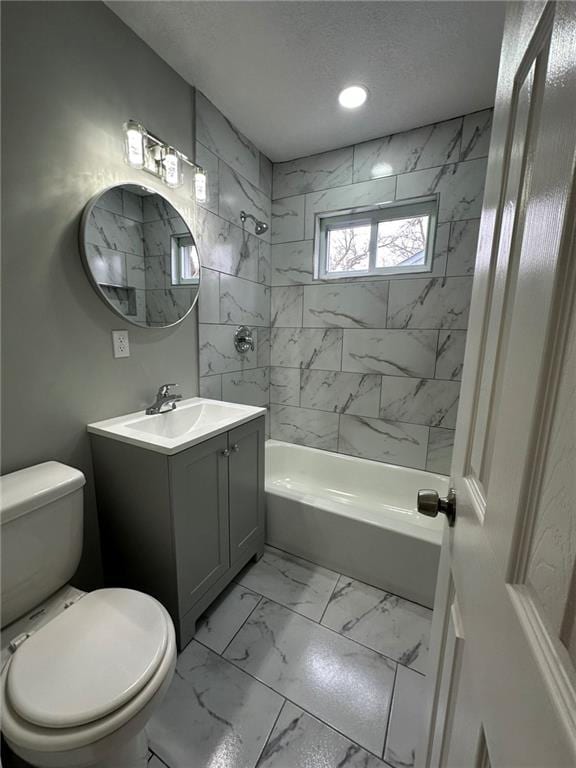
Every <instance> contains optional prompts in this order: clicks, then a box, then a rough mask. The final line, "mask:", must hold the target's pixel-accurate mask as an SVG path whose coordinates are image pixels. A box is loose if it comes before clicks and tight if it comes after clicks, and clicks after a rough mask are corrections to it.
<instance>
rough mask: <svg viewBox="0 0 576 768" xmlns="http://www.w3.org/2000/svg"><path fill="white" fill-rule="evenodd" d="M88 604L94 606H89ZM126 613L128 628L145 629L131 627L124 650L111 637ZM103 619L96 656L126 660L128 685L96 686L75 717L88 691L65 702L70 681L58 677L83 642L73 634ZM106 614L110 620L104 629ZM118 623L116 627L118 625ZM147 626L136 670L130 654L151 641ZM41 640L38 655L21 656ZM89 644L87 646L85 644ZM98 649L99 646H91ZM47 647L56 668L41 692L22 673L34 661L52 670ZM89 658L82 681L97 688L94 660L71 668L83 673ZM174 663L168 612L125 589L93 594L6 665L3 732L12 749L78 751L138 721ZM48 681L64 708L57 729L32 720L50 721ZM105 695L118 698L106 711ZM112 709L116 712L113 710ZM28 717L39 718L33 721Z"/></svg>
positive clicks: (57, 713) (57, 714) (59, 712)
mask: <svg viewBox="0 0 576 768" xmlns="http://www.w3.org/2000/svg"><path fill="white" fill-rule="evenodd" d="M89 598H91V599H89ZM85 601H88V602H87V603H85ZM83 603H84V604H85V607H84V608H83V609H82V610H81V611H79V610H78V609H80V608H81V606H82V604H83ZM120 606H122V610H123V611H124V610H126V611H127V614H123V615H124V616H127V620H126V624H127V625H130V624H131V623H134V624H137V623H138V621H140V622H142V624H141V625H140V626H136V625H135V626H132V627H130V629H128V627H127V626H126V627H124V628H125V629H126V631H127V633H128V642H126V643H125V644H124V645H123V646H122V642H121V638H119V636H118V635H115V634H114V631H113V629H114V626H115V625H116V626H117V623H116V622H117V621H119V614H118V611H119V608H120ZM115 612H116V614H115ZM97 615H100V621H101V622H103V624H102V628H101V629H102V631H101V633H100V635H106V632H107V633H108V638H107V639H105V645H104V647H103V648H102V649H100V652H99V654H98V660H99V661H98V663H105V660H106V658H107V654H108V653H109V654H110V658H112V659H116V660H118V659H119V658H120V659H123V660H124V662H125V663H126V667H125V669H124V673H123V675H124V676H123V677H122V684H120V685H117V686H116V687H114V685H113V681H110V680H108V681H106V683H105V684H104V685H103V686H99V687H98V686H97V685H95V687H97V688H98V690H97V691H96V692H95V693H94V692H92V693H90V694H89V692H88V691H86V694H87V695H86V697H85V698H84V700H83V703H84V705H85V706H84V709H83V711H82V715H81V716H78V714H77V713H74V712H73V709H72V707H73V706H74V704H75V702H78V701H80V703H82V699H81V698H78V697H77V696H78V691H79V689H80V688H81V687H82V685H80V686H78V685H77V686H75V690H74V695H73V697H71V698H67V697H66V694H67V691H68V689H67V686H66V678H58V677H57V675H58V673H60V674H61V673H62V672H63V670H65V669H66V658H67V652H70V651H71V649H72V647H73V645H71V643H74V642H77V641H78V637H79V636H81V635H82V633H81V632H80V635H78V633H76V632H75V628H78V627H79V626H84V627H86V626H89V625H88V624H87V621H88V619H89V618H90V617H91V618H92V620H94V621H96V618H95V617H96V616H97ZM104 615H106V616H107V618H106V620H105V623H104V619H103V616H104ZM60 617H62V622H60V623H59V624H57V625H56V629H54V628H52V630H51V631H50V632H48V629H49V627H50V626H51V625H52V624H54V622H57V621H58V619H60ZM70 617H72V618H70ZM114 618H115V619H116V621H114V620H113V619H114ZM147 622H148V626H149V628H150V629H151V636H152V637H151V639H149V641H147V643H146V653H140V652H137V651H135V650H134V649H133V650H134V655H137V656H138V659H137V661H136V663H133V662H134V660H133V659H132V660H130V659H128V657H127V656H126V654H125V651H126V649H127V647H129V646H130V644H131V642H133V641H134V640H135V638H138V637H142V634H143V632H144V634H145V632H146V629H145V627H146V626H147ZM120 623H121V622H120ZM70 628H72V631H71V634H70V635H68V634H67V632H66V630H69V629H70ZM92 629H93V630H94V631H95V630H96V626H95V625H92ZM43 637H44V638H45V639H47V643H46V645H44V641H43V640H42V638H43ZM35 638H36V642H35V646H36V647H32V646H30V647H31V649H32V650H31V651H29V652H28V653H27V654H23V651H24V650H25V649H26V646H27V645H28V644H29V643H32V641H33V640H34V639H35ZM84 639H85V640H86V638H84ZM58 642H61V646H60V647H58V648H56V646H57V643H58ZM118 643H119V645H120V647H122V651H121V652H120V651H119V650H118ZM92 646H94V644H93V643H92ZM86 647H90V639H88V643H87V646H86ZM47 648H51V649H53V652H54V657H53V659H52V663H53V664H54V669H53V670H51V671H50V673H49V674H47V675H46V677H45V679H44V680H43V681H42V683H41V685H40V688H39V689H35V688H34V680H33V676H31V675H27V674H26V673H25V672H24V671H23V670H24V666H23V660H30V659H31V660H32V662H33V663H34V664H35V665H36V664H37V663H38V662H41V661H43V662H44V663H46V660H47V659H48V658H50V653H48V652H47V651H46V649H47ZM76 650H77V649H76ZM83 658H86V660H87V664H88V666H87V668H86V669H85V670H84V673H83V675H82V677H81V683H82V684H87V685H90V684H91V683H95V681H96V679H97V677H98V673H99V671H100V672H102V669H101V668H98V667H96V665H95V661H94V659H93V660H92V665H91V666H90V662H89V660H88V658H87V657H83V656H82V655H81V653H80V652H78V653H77V654H76V659H75V661H74V662H73V663H72V665H71V666H70V669H72V668H74V666H75V665H76V669H80V667H79V666H78V663H79V661H80V662H81V660H82V659H83ZM175 660H176V641H175V636H174V627H173V625H172V622H171V619H170V617H169V615H168V613H167V612H166V610H165V609H164V607H163V606H162V605H161V604H160V603H158V602H157V601H156V600H155V599H154V598H152V597H149V596H148V595H144V594H142V593H139V592H134V591H132V590H124V589H110V590H96V591H95V592H90V593H88V594H86V595H85V596H84V597H83V598H81V599H80V600H79V601H78V602H77V603H75V604H74V605H73V606H71V607H70V608H68V609H67V610H66V611H64V612H63V613H62V614H59V616H57V617H56V618H55V619H53V620H52V621H50V622H49V623H48V624H46V625H45V626H44V627H42V628H41V629H40V630H38V632H37V633H36V634H35V635H33V636H32V637H30V638H29V639H28V640H26V641H25V642H24V643H23V644H22V646H21V647H19V648H18V649H17V650H16V652H15V653H14V655H13V656H12V657H11V658H10V659H9V661H8V662H7V664H6V666H5V668H4V670H3V672H2V678H1V700H2V715H1V717H2V731H3V733H4V735H5V736H6V738H7V740H8V742H12V743H13V744H14V745H16V746H18V747H20V748H22V749H25V750H32V751H35V752H57V751H68V750H77V749H81V748H83V747H86V746H89V745H90V744H92V743H94V742H97V741H99V740H101V739H104V738H105V737H107V736H109V735H110V734H113V733H114V732H115V731H117V730H118V729H120V728H122V726H124V725H125V724H127V723H128V722H129V721H130V720H131V719H133V718H137V716H138V715H139V713H140V712H141V710H144V709H145V708H146V705H147V704H149V703H150V702H151V700H152V699H153V697H154V696H155V694H156V693H157V692H158V691H159V690H160V689H161V687H162V685H163V684H164V683H165V682H166V681H167V680H169V679H170V677H171V674H172V671H173V668H174V665H175ZM120 666H121V665H120ZM130 669H132V670H133V671H134V670H135V671H136V674H137V681H134V684H133V685H131V686H129V685H126V681H127V680H128V673H129V670H130ZM80 674H82V673H80ZM84 675H85V676H84ZM46 681H48V682H49V683H50V681H51V684H52V685H53V686H54V687H53V688H52V696H53V697H54V695H55V694H56V697H55V698H56V700H57V701H58V707H56V711H55V717H54V718H53V719H54V722H56V723H58V724H57V725H46V724H44V723H42V724H40V723H37V722H35V721H34V719H36V720H38V719H44V720H49V719H50V712H49V711H48V709H49V708H47V706H46V702H47V701H48V699H47V691H49V686H47V685H46ZM34 690H39V692H40V697H39V698H40V704H38V705H35V704H34V703H33V702H32V698H31V695H32V692H33V691H34ZM106 692H108V693H111V694H112V703H111V702H108V705H107V706H105V704H104V703H105V698H104V696H105V693H106ZM118 702H120V703H119V705H118V706H116V704H117V703H118ZM112 706H114V708H113V709H112ZM104 710H107V711H104ZM96 712H102V714H101V715H100V716H99V717H94V714H95V713H96ZM29 716H30V717H32V718H34V719H32V720H31V719H29ZM80 717H81V718H82V719H84V722H83V723H81V724H80V723H78V722H77V721H78V719H80ZM87 718H90V719H87ZM74 721H76V722H74Z"/></svg>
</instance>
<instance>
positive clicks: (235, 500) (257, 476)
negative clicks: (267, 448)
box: [228, 417, 265, 564]
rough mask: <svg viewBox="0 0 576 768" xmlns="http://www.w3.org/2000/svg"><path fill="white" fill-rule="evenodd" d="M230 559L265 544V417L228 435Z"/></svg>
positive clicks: (235, 560) (237, 557)
mask: <svg viewBox="0 0 576 768" xmlns="http://www.w3.org/2000/svg"><path fill="white" fill-rule="evenodd" d="M228 440H229V442H228V445H229V447H230V463H229V495H230V559H231V561H232V563H233V564H234V563H235V562H237V561H238V560H240V559H241V558H242V557H243V556H244V555H245V554H246V553H247V552H248V551H249V550H253V551H254V552H255V551H256V550H257V549H258V548H259V547H262V546H263V544H264V524H265V522H264V418H263V417H262V418H259V419H255V420H254V421H249V422H248V423H247V424H242V426H240V427H236V429H233V430H231V431H230V432H229V433H228Z"/></svg>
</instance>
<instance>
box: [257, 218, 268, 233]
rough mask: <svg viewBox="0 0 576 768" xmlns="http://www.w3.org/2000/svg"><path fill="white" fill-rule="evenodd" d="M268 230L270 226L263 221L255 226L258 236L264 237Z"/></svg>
mask: <svg viewBox="0 0 576 768" xmlns="http://www.w3.org/2000/svg"><path fill="white" fill-rule="evenodd" d="M267 229H268V224H266V223H265V222H263V221H257V222H256V223H255V225H254V232H256V234H257V235H263V234H264V232H266V231H267Z"/></svg>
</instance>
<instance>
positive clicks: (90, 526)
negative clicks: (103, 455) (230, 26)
mask: <svg viewBox="0 0 576 768" xmlns="http://www.w3.org/2000/svg"><path fill="white" fill-rule="evenodd" d="M2 33H3V41H2V54H3V61H2V75H3V89H2V90H3V104H2V107H3V118H4V119H3V126H2V133H3V135H2V139H3V147H2V149H3V152H2V183H3V208H4V211H3V232H2V251H3V253H2V255H3V287H4V290H3V295H2V313H3V317H2V320H3V323H2V330H3V335H2V353H3V360H2V368H3V379H2V387H3V391H2V395H3V397H2V406H3V412H2V417H3V418H2V472H4V473H5V472H11V471H13V470H16V469H19V468H21V467H24V466H27V465H31V464H34V463H37V462H41V461H46V460H48V459H57V460H59V461H63V462H66V463H68V464H71V465H73V466H76V467H79V468H80V469H82V470H83V471H84V472H85V473H86V475H87V477H88V486H87V490H86V515H85V520H86V536H85V548H84V557H83V561H82V563H81V566H80V569H79V572H78V574H77V577H76V579H75V583H76V584H78V586H82V587H85V588H91V587H93V586H95V585H97V584H98V583H99V581H100V578H101V566H100V552H99V537H98V525H97V517H96V509H95V501H94V490H93V486H92V468H91V458H90V449H89V442H88V438H87V435H86V432H85V425H86V424H87V423H88V422H90V421H94V420H97V419H103V418H106V417H110V416H114V415H119V414H121V413H126V412H129V411H134V410H138V409H140V408H142V407H143V406H144V405H145V404H146V403H147V402H148V401H149V400H150V399H151V397H152V396H153V394H154V392H155V390H156V388H157V386H158V385H159V384H160V383H162V382H165V381H176V382H179V383H180V384H181V387H182V390H181V391H182V392H183V394H184V395H185V396H186V395H188V396H192V395H196V394H197V392H198V351H197V350H198V344H197V317H196V315H197V313H196V310H194V312H193V313H191V315H190V316H188V318H187V319H186V320H184V321H183V322H182V323H181V324H180V325H178V326H176V327H175V328H170V329H166V330H162V329H154V330H152V329H140V328H137V327H135V326H129V325H127V324H126V323H124V322H123V321H122V320H121V319H120V318H118V317H117V316H115V315H114V314H113V313H112V312H111V311H110V310H109V309H108V308H107V307H106V306H105V305H104V304H103V303H102V301H101V300H100V299H99V298H98V297H97V295H96V293H95V292H94V291H93V289H92V288H91V286H90V284H89V282H88V279H87V277H86V275H85V274H84V271H83V268H82V265H81V262H80V255H79V251H78V245H77V232H78V223H79V217H80V214H81V211H82V209H83V207H84V205H85V204H86V202H87V201H88V200H89V199H90V198H91V197H92V196H93V195H94V194H95V193H97V192H98V191H99V190H101V189H102V188H104V187H106V186H109V185H112V184H116V183H119V182H123V181H132V182H136V183H143V184H146V185H147V186H151V187H154V188H156V189H157V190H158V191H159V192H162V193H163V194H165V195H166V196H167V197H169V198H170V199H171V200H172V202H173V203H174V204H175V205H177V206H179V207H180V208H181V209H184V210H185V212H187V213H188V215H191V213H192V212H191V211H190V210H187V211H186V206H189V204H190V197H189V190H190V187H189V186H187V187H184V188H183V189H182V190H179V191H178V192H174V191H171V190H168V188H167V187H164V186H163V185H161V184H156V183H155V181H154V179H153V178H152V177H151V176H149V175H148V174H145V173H143V172H141V171H131V170H130V169H129V168H128V167H127V166H126V165H125V164H124V162H123V135H122V123H123V122H124V121H125V120H126V119H127V118H130V117H133V118H136V119H139V120H140V121H142V123H144V125H146V126H147V127H148V128H149V129H150V130H151V131H153V132H155V133H157V134H158V135H160V136H161V137H163V138H164V139H165V140H166V141H168V142H170V143H173V144H174V145H175V146H177V147H179V148H180V149H182V151H184V152H186V153H187V154H190V155H192V153H193V147H194V141H193V130H194V129H193V126H194V120H193V117H194V116H193V93H192V89H191V88H190V86H189V85H188V84H187V83H186V82H185V81H184V80H183V79H182V78H180V77H179V76H178V75H177V74H176V73H175V72H174V71H173V70H172V69H171V68H170V67H169V66H168V65H167V64H166V63H165V62H164V61H163V60H162V59H160V58H159V57H158V56H157V55H156V54H155V53H154V52H153V51H152V50H151V49H150V48H148V47H147V46H146V45H145V44H144V43H143V42H142V40H140V39H139V38H138V37H136V35H135V34H134V33H133V32H132V31H131V30H130V29H128V27H126V26H125V25H124V24H123V23H122V22H121V21H120V20H119V19H118V17H117V16H115V15H114V14H113V13H112V12H111V11H110V10H109V9H108V8H107V7H106V6H105V5H104V4H102V3H92V2H63V3H59V2H49V3H46V2H38V3H36V2H10V3H3V4H2ZM8 148H9V149H8ZM126 327H127V328H129V332H130V345H131V357H130V358H128V359H120V360H115V359H114V358H113V357H112V343H111V335H110V332H111V330H112V329H119V328H126Z"/></svg>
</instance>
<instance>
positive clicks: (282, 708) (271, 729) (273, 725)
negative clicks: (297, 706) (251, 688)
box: [254, 689, 288, 768]
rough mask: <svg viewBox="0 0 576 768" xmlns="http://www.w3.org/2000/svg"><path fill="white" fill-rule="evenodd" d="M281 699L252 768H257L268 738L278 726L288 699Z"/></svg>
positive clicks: (284, 697)
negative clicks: (280, 704)
mask: <svg viewBox="0 0 576 768" xmlns="http://www.w3.org/2000/svg"><path fill="white" fill-rule="evenodd" d="M272 690H274V689H272ZM275 693H278V692H277V691H275ZM278 695H279V696H282V694H278ZM282 698H283V699H284V701H283V702H282V706H281V707H280V709H279V710H278V714H277V715H276V718H275V720H274V722H273V723H272V728H270V731H269V732H268V735H267V736H266V740H265V741H264V743H263V744H262V749H261V750H260V752H259V753H258V757H257V758H256V762H255V763H254V768H258V764H259V763H260V760H261V759H262V755H263V754H264V750H265V749H266V747H267V746H268V742H269V741H270V737H271V736H272V734H273V733H274V728H276V725H277V724H278V720H280V715H281V714H282V712H284V707H285V706H286V702H287V701H288V699H287V698H286V696H282Z"/></svg>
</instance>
